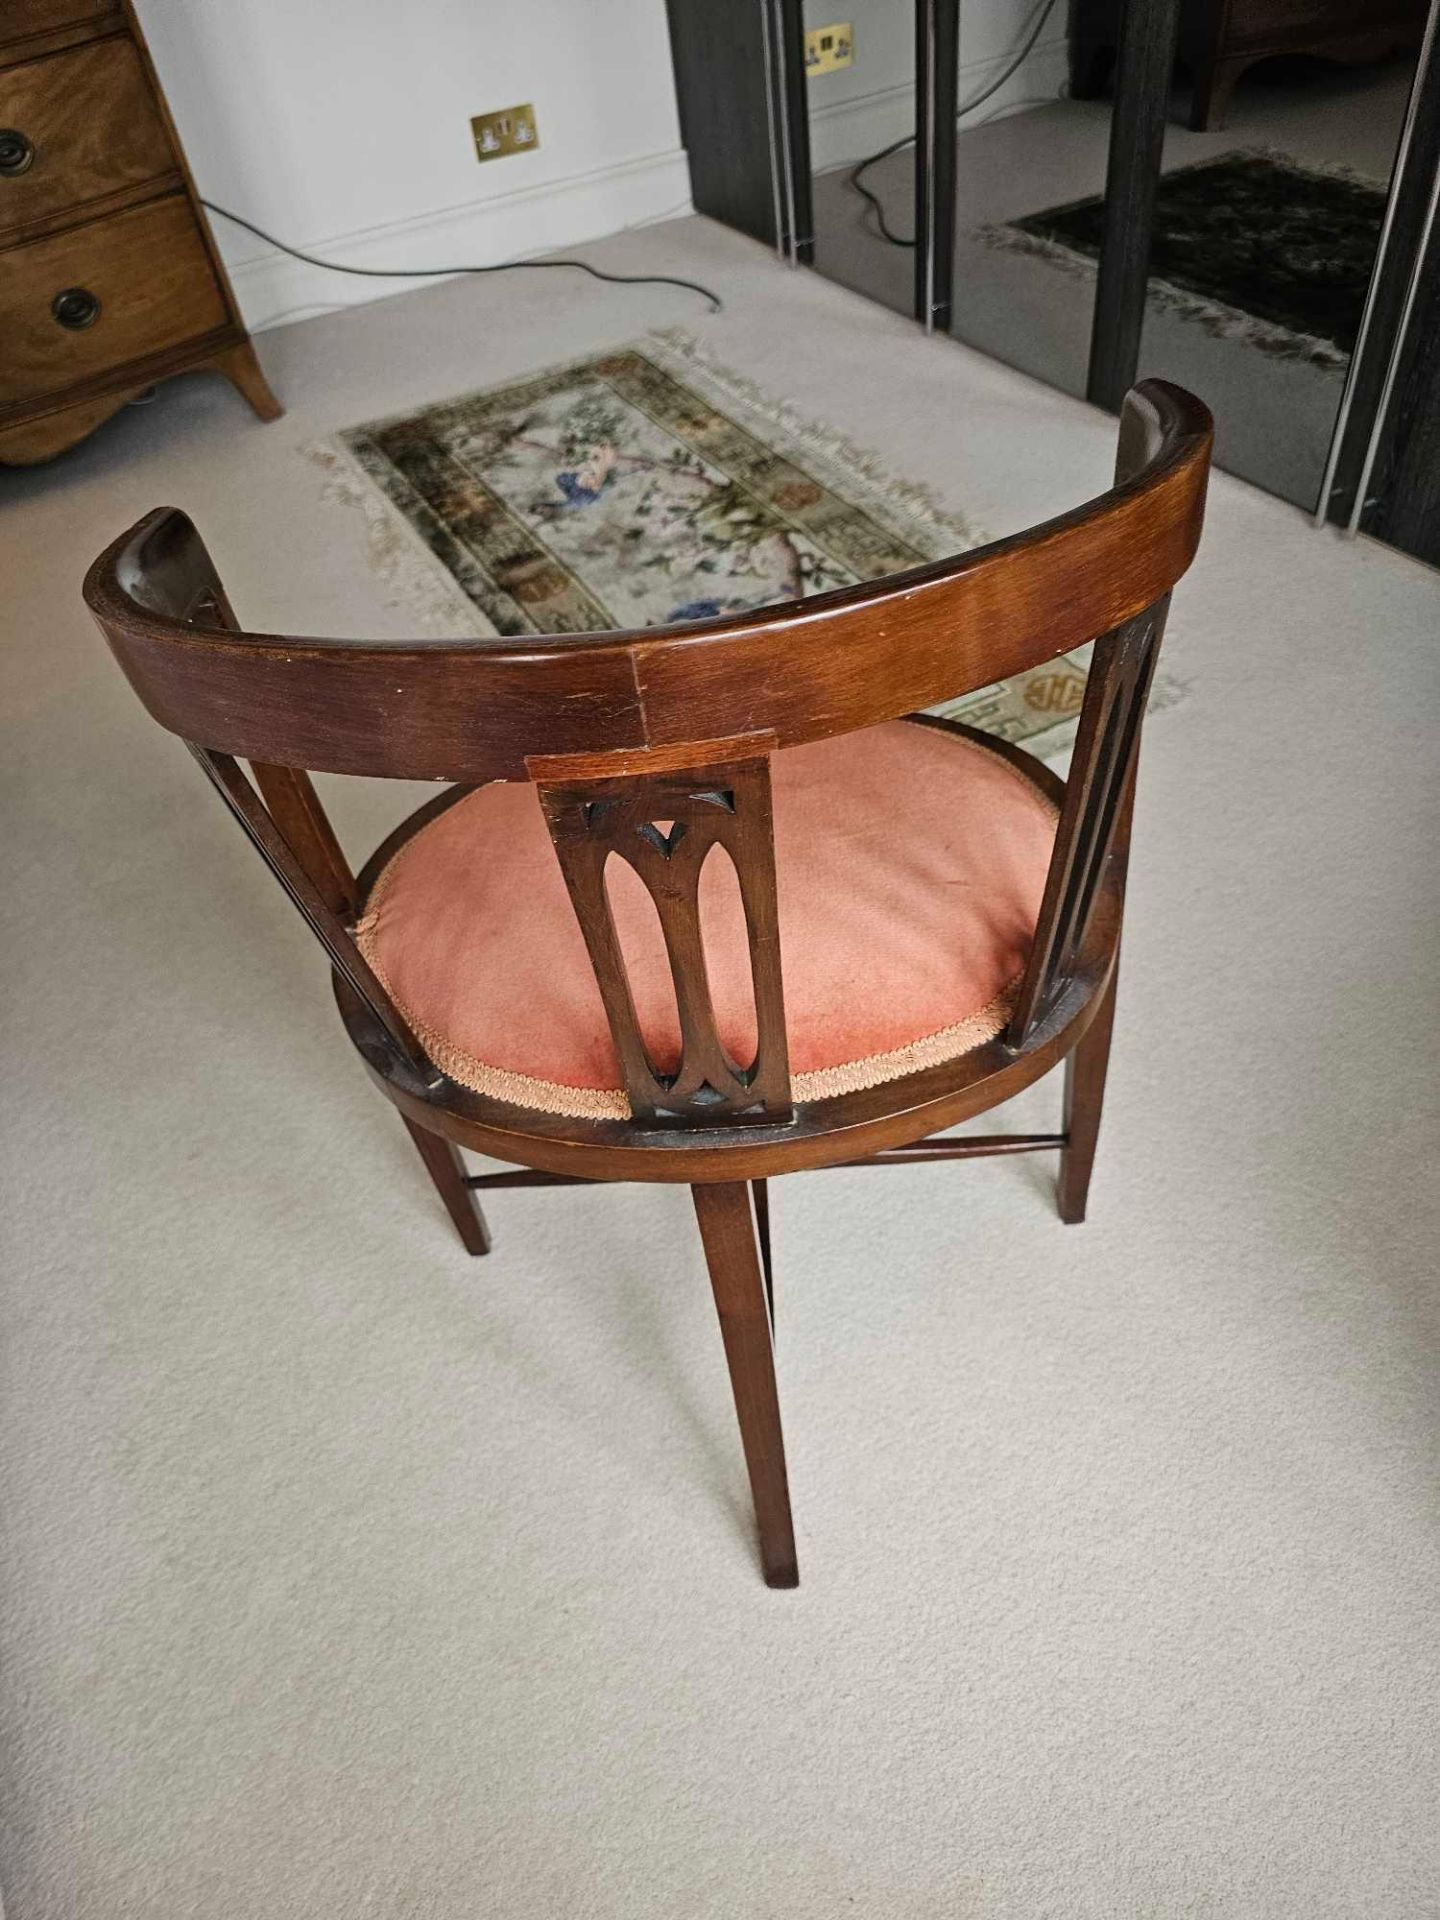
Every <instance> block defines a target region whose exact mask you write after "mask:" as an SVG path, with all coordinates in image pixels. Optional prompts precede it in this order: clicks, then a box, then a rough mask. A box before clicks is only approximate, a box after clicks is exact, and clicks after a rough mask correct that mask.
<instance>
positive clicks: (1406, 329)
mask: <svg viewBox="0 0 1440 1920" xmlns="http://www.w3.org/2000/svg"><path fill="white" fill-rule="evenodd" d="M1437 213H1440V0H1433V4H1432V5H1431V8H1430V12H1429V17H1428V19H1427V21H1426V27H1425V35H1424V40H1423V43H1422V46H1421V50H1420V55H1419V59H1418V63H1417V69H1416V77H1415V84H1414V86H1413V88H1412V89H1411V94H1410V99H1409V104H1408V107H1407V111H1406V116H1405V122H1404V126H1403V129H1402V132H1401V136H1400V146H1399V152H1398V154H1397V157H1396V164H1395V177H1394V182H1393V185H1392V189H1391V194H1390V198H1389V201H1388V203H1387V205H1386V209H1385V217H1384V221H1383V223H1382V227H1381V236H1380V245H1379V251H1378V254H1377V259H1376V267H1375V273H1374V276H1373V278H1372V281H1371V285H1370V290H1369V294H1368V297H1367V300H1366V303H1365V309H1364V313H1363V315H1362V318H1361V323H1360V329H1359V336H1358V339H1357V342H1356V348H1355V352H1354V355H1353V356H1352V359H1351V363H1350V367H1349V371H1348V375H1347V379H1346V385H1345V392H1344V396H1343V398H1342V401H1341V405H1340V414H1339V419H1338V421H1337V423H1336V428H1335V435H1334V438H1333V440H1332V442H1331V447H1330V457H1329V461H1328V464H1327V466H1326V470H1325V475H1324V479H1323V481H1322V484H1321V489H1320V496H1319V499H1318V501H1317V503H1316V509H1315V515H1316V519H1317V521H1321V522H1323V521H1325V520H1327V519H1328V520H1332V521H1334V522H1335V523H1337V524H1338V525H1341V526H1343V527H1346V528H1347V529H1348V530H1349V531H1350V532H1352V533H1353V532H1355V531H1356V530H1358V529H1361V528H1363V529H1364V531H1365V532H1367V533H1371V534H1374V535H1375V536H1376V537H1377V538H1380V539H1383V540H1387V541H1389V542H1391V543H1392V544H1394V545H1396V546H1399V547H1402V548H1404V549H1405V550H1406V551H1407V552H1409V553H1413V554H1415V555H1417V556H1418V557H1419V558H1421V559H1424V560H1428V561H1430V562H1431V564H1432V565H1434V564H1440V220H1437Z"/></svg>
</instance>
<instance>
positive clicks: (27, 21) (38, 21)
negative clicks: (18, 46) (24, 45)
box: [0, 0, 120, 41]
mask: <svg viewBox="0 0 1440 1920" xmlns="http://www.w3.org/2000/svg"><path fill="white" fill-rule="evenodd" d="M119 22H120V0H5V4H4V7H3V8H0V41H11V40H14V41H20V40H23V39H25V38H27V37H28V36H29V35H32V34H36V35H38V34H43V33H48V32H52V31H54V30H56V29H59V28H66V27H79V28H86V29H93V28H95V27H105V26H112V27H113V26H116V25H118V24H119Z"/></svg>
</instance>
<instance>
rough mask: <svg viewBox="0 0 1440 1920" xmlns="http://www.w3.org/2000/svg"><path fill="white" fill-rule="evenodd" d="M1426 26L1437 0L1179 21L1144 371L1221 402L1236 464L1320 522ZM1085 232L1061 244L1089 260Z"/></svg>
mask: <svg viewBox="0 0 1440 1920" xmlns="http://www.w3.org/2000/svg"><path fill="white" fill-rule="evenodd" d="M1093 3H1094V4H1095V5H1096V6H1097V7H1098V4H1099V0H1093ZM1091 4H1092V0H1086V6H1087V7H1088V6H1090V5H1091ZM1130 10H1131V11H1133V5H1132V7H1131V9H1130ZM1426 14H1427V0H1283V4H1280V3H1279V0H1223V3H1222V0H1184V3H1183V5H1182V6H1181V9H1180V19H1179V29H1178V37H1177V41H1176V46H1175V63H1174V70H1173V91H1172V92H1171V95H1170V104H1169V112H1168V116H1167V120H1166V123H1165V127H1164V140H1163V151H1162V154H1161V159H1160V173H1159V178H1158V181H1157V183H1156V190H1155V199H1154V212H1153V218H1152V221H1151V226H1150V247H1149V271H1148V275H1147V284H1146V294H1145V305H1144V325H1143V330H1142V334H1141V340H1140V353H1139V367H1140V370H1141V372H1143V373H1157V374H1161V375H1164V376H1165V377H1166V378H1168V379H1172V380H1176V381H1179V382H1180V383H1181V384H1182V385H1184V386H1187V387H1190V388H1192V389H1193V390H1194V391H1195V392H1196V393H1199V394H1202V395H1203V396H1204V398H1205V400H1206V402H1207V403H1208V404H1209V406H1210V408H1211V410H1212V411H1213V413H1214V415H1215V425H1216V441H1215V457H1216V461H1217V463H1218V464H1219V465H1220V466H1222V467H1224V468H1226V469H1227V470H1228V471H1229V472H1231V473H1235V474H1238V475H1239V476H1240V477H1241V478H1242V479H1245V480H1249V481H1251V482H1253V483H1254V484H1255V485H1257V486H1260V487H1263V488H1265V489H1266V490H1267V491H1268V492H1271V493H1275V494H1278V495H1279V496H1280V497H1281V498H1283V499H1286V500H1290V501H1293V502H1294V503H1295V504H1296V505H1297V506H1301V507H1304V508H1306V509H1310V510H1313V508H1314V506H1315V503H1316V501H1317V500H1318V499H1319V497H1320V495H1321V492H1322V489H1324V488H1327V487H1328V486H1330V485H1333V483H1334V476H1333V474H1332V475H1331V476H1330V477H1329V478H1328V479H1327V462H1328V459H1329V455H1330V450H1331V445H1332V440H1333V437H1334V434H1335V429H1336V424H1337V421H1338V420H1339V418H1340V415H1341V410H1342V406H1347V410H1348V405H1349V403H1347V402H1346V400H1345V395H1346V392H1347V380H1348V376H1349V373H1350V368H1351V365H1352V361H1353V360H1354V358H1355V355H1356V352H1357V347H1359V346H1360V345H1361V336H1362V327H1366V313H1367V303H1368V304H1369V305H1370V307H1371V310H1372V318H1373V302H1371V301H1370V288H1371V284H1372V278H1373V276H1374V272H1375V267H1376V262H1377V257H1378V256H1379V255H1380V252H1381V239H1382V234H1384V233H1385V231H1386V226H1387V206H1388V205H1389V204H1390V194H1391V185H1392V179H1393V177H1394V174H1395V167H1396V156H1397V151H1398V149H1399V147H1400V144H1401V140H1402V134H1403V133H1404V129H1405V127H1406V124H1407V109H1408V103H1409V102H1410V100H1411V98H1412V91H1413V83H1414V80H1415V75H1416V71H1417V59H1418V54H1419V51H1420V48H1421V44H1422V41H1423V38H1424V33H1425V24H1426ZM1077 218H1078V216H1075V215H1071V216H1069V217H1068V219H1062V220H1060V221H1057V222H1056V229H1057V232H1056V237H1057V239H1059V240H1061V241H1063V242H1067V243H1072V244H1073V241H1074V236H1075V231H1076V221H1077ZM1393 238H1394V236H1393V235H1392V239H1393ZM1387 251H1389V252H1390V253H1391V257H1392V261H1393V249H1387ZM1366 331H1367V332H1368V334H1369V336H1370V345H1371V346H1372V347H1373V346H1374V344H1375V341H1376V333H1375V329H1374V327H1373V324H1372V325H1370V326H1369V327H1367V328H1366ZM1364 351H1367V352H1368V349H1364ZM1351 390H1352V395H1353V387H1352V389H1351Z"/></svg>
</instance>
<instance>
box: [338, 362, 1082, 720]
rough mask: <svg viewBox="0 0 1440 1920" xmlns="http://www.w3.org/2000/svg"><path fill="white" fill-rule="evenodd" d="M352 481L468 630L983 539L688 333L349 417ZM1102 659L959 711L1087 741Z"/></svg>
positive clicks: (605, 624)
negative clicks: (416, 407) (388, 414)
mask: <svg viewBox="0 0 1440 1920" xmlns="http://www.w3.org/2000/svg"><path fill="white" fill-rule="evenodd" d="M328 460H329V464H330V466H331V469H332V473H333V475H334V477H335V483H336V486H337V487H338V488H339V490H340V491H341V492H342V493H344V494H345V495H346V496H347V497H349V498H351V499H353V500H357V501H359V502H360V503H361V504H363V505H365V506H366V508H367V510H368V511H369V513H370V517H371V526H372V538H373V541H374V545H375V550H376V554H377V559H378V561H379V562H380V564H381V566H382V568H383V570H384V571H385V572H386V573H387V575H388V576H389V577H390V579H391V580H392V582H393V583H394V584H396V585H397V586H398V587H400V588H401V590H402V592H403V593H404V594H405V597H406V598H407V599H408V600H409V601H410V603H411V604H412V605H415V604H417V602H418V603H421V610H422V611H423V613H424V614H425V615H426V621H427V625H428V626H429V627H430V628H431V630H432V631H435V632H444V633H447V634H463V633H473V634H506V635H509V634H523V633H577V632H590V631H594V630H597V629H602V628H614V627H642V626H655V625H660V624H664V623H670V622H674V621H680V620H703V619H707V618H709V617H710V616H712V615H714V614H725V613H737V612H744V611H747V610H749V609H752V608H756V607H764V606H769V605H772V604H773V603H775V602H777V601H784V600H792V599H796V598H800V597H803V596H806V595H809V594H814V593H823V592H825V591H827V590H828V589H830V588H833V587H840V586H848V585H850V584H852V583H854V582H856V581H859V580H873V579H878V578H879V577H880V576H881V575H883V574H887V573H896V572H899V571H901V570H903V569H904V568H907V567H912V566H915V565H917V564H918V563H920V562H923V561H927V560H935V559H942V558H944V557H946V556H947V555H950V554H953V553H958V552H963V551H964V550H965V549H966V548H967V547H969V546H972V545H974V544H975V543H976V539H977V536H976V534H975V533H974V530H973V529H971V528H969V527H967V526H965V525H964V524H963V523H962V522H960V521H959V520H957V519H955V518H953V517H950V516H947V515H946V514H944V513H942V512H941V511H940V510H939V509H938V508H937V507H936V506H935V505H934V503H933V502H932V501H931V500H930V499H929V498H928V496H927V495H926V494H925V493H924V492H923V490H921V489H920V488H918V487H915V486H913V485H909V484H906V483H904V482H901V481H898V480H895V479H893V478H891V477H889V476H888V475H886V474H884V473H882V472H881V471H880V470H879V469H878V468H877V467H876V465H875V464H874V462H873V461H872V460H870V459H869V458H868V457H867V456H866V455H865V454H863V453H862V452H861V451H860V450H859V449H857V448H855V447H853V446H850V445H848V444H847V443H846V442H844V441H843V440H842V439H841V438H840V437H839V436H838V435H836V434H834V433H833V432H831V431H830V430H829V429H827V428H824V427H820V426H817V425H814V424H811V423H806V422H804V421H801V420H799V419H797V418H796V417H795V416H794V415H793V414H791V413H790V411H789V410H788V409H787V408H786V407H784V406H782V405H779V404H777V403H776V402H774V401H771V400H767V399H766V398H765V396H764V395H762V394H760V393H758V392H757V391H756V390H755V389H754V388H753V387H750V386H748V385H747V384H746V383H745V382H743V381H742V380H740V379H739V378H738V377H737V376H735V375H734V374H731V373H728V372H727V371H725V370H724V369H721V368H719V367H716V366H714V365H712V364H710V363H709V362H708V361H706V360H705V359H704V358H703V357H702V356H700V354H699V353H698V351H697V350H696V349H694V348H693V347H690V346H688V345H687V344H685V343H684V342H683V341H681V340H678V339H677V338H675V337H673V336H672V337H666V338H652V339H647V340H645V341H644V342H643V343H640V344H638V345H635V346H630V347H625V348H622V349H619V350H616V351H612V352H609V353H602V354H596V355H594V356H593V357H591V358H588V359H585V360H581V361H577V362H575V363H574V364H572V365H569V366H564V367H556V368H552V369H550V370H549V371H547V372H544V373H539V374H535V375H533V376H531V377H530V378H527V379H524V380H516V381H511V382H508V383H507V384H506V385H504V386H500V387H492V388H489V389H486V390H483V391H481V392H479V393H471V394H465V395H463V396H462V397H460V398H459V399H455V400H447V401H443V402H441V403H440V404H438V405H435V406H430V407H426V408H424V409H423V410H422V411H420V412H418V413H411V414H407V415H404V416H402V417H399V418H396V419H391V420H381V421H374V422H371V423H370V424H368V425H366V426H362V427H356V428H354V429H352V430H351V431H350V432H348V433H345V434H343V435H342V436H341V437H340V440H339V441H338V442H337V443H334V446H333V447H332V449H331V450H330V452H329V455H328ZM1084 684H1085V656H1084V651H1083V650H1082V651H1081V653H1080V654H1078V655H1074V656H1067V657H1065V658H1063V659H1060V660H1056V661H1053V662H1051V663H1049V664H1048V665H1046V666H1044V667H1042V668H1039V669H1037V670H1035V671H1034V672H1031V673H1028V674H1024V675H1022V676H1020V677H1018V678H1017V679H1014V680H1010V681H1005V682H1002V683H1001V684H1000V685H998V686H994V687H988V688H984V689H982V690H980V691H977V692H974V693H971V694H967V695H966V696H964V697H963V698H962V699H960V700H957V701H953V702H951V703H949V704H948V705H947V706H945V707H943V708H941V709H939V711H942V712H946V713H953V714H956V715H958V716H959V717H961V718H963V719H965V720H967V721H969V722H970V723H971V724H972V725H975V726H980V727H984V728H986V729H987V730H988V731H990V732H993V733H997V734H999V735H1001V736H1002V737H1004V738H1006V739H1010V740H1024V741H1026V742H1027V743H1029V745H1030V746H1031V747H1032V750H1035V751H1039V752H1042V753H1050V752H1053V751H1056V750H1058V749H1059V748H1060V747H1062V746H1064V745H1065V744H1067V742H1068V740H1069V737H1070V735H1071V733H1072V732H1073V724H1074V719H1075V715H1076V714H1077V712H1078V710H1079V705H1080V700H1081V696H1082V693H1083V690H1084Z"/></svg>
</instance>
